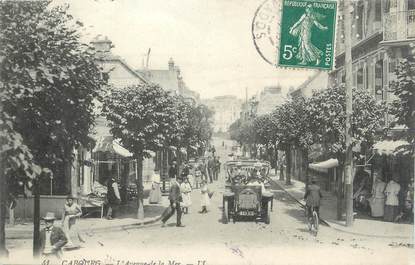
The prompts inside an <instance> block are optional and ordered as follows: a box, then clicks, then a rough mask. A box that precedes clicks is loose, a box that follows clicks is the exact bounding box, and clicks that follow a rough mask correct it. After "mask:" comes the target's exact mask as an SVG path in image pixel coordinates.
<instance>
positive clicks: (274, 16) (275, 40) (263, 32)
mask: <svg viewBox="0 0 415 265" xmlns="http://www.w3.org/2000/svg"><path fill="white" fill-rule="evenodd" d="M280 21H281V1H278V0H265V1H264V2H263V3H262V4H261V5H260V6H259V7H258V9H257V10H256V12H255V15H254V18H253V20H252V39H253V41H254V45H255V49H256V50H257V52H258V53H259V55H260V56H261V57H262V59H264V60H265V61H266V62H267V63H269V64H271V65H273V66H277V62H278V46H279V41H280V40H279V38H280V34H279V31H280Z"/></svg>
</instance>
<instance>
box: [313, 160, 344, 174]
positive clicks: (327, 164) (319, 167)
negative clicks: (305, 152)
mask: <svg viewBox="0 0 415 265" xmlns="http://www.w3.org/2000/svg"><path fill="white" fill-rule="evenodd" d="M338 165H339V161H338V160H337V159H334V158H330V159H329V160H326V161H322V162H318V163H310V164H309V165H308V167H309V168H311V169H314V170H316V171H319V172H327V171H328V170H329V169H330V168H333V167H337V166H338Z"/></svg>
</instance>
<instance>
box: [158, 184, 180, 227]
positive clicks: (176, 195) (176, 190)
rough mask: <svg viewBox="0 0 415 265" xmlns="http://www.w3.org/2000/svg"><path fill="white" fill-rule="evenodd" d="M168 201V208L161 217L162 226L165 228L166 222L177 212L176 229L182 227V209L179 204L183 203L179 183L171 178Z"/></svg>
mask: <svg viewBox="0 0 415 265" xmlns="http://www.w3.org/2000/svg"><path fill="white" fill-rule="evenodd" d="M169 200H170V207H169V208H167V209H166V211H165V212H164V213H163V217H162V219H161V221H162V223H163V225H162V226H165V224H166V222H167V220H168V219H169V218H170V217H172V216H173V214H174V212H175V211H177V222H176V226H177V227H184V225H182V220H181V218H182V209H181V206H180V203H181V202H182V201H183V199H182V194H181V191H180V183H179V182H178V181H177V180H176V179H174V178H172V179H170V192H169Z"/></svg>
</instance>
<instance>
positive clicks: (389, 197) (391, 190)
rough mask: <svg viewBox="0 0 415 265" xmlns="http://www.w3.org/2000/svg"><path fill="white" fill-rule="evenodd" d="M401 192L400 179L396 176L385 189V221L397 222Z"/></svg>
mask: <svg viewBox="0 0 415 265" xmlns="http://www.w3.org/2000/svg"><path fill="white" fill-rule="evenodd" d="M400 190H401V185H399V184H398V177H397V176H394V177H393V179H392V180H391V181H389V183H388V185H386V188H385V195H386V201H385V211H384V220H385V221H388V222H395V219H396V217H397V216H398V215H399V198H398V194H399V191H400Z"/></svg>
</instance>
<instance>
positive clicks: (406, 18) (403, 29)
mask: <svg viewBox="0 0 415 265" xmlns="http://www.w3.org/2000/svg"><path fill="white" fill-rule="evenodd" d="M383 29H384V30H383V43H385V44H386V43H397V42H406V41H410V40H411V39H413V38H415V10H409V11H402V12H393V13H388V14H385V15H384V20H383Z"/></svg>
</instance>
